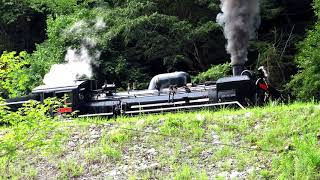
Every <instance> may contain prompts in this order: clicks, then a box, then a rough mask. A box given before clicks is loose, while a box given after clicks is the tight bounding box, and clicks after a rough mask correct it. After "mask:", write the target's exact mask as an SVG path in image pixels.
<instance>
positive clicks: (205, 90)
mask: <svg viewBox="0 0 320 180" xmlns="http://www.w3.org/2000/svg"><path fill="white" fill-rule="evenodd" d="M265 77H266V75H265V74H264V71H263V69H260V70H259V71H258V73H254V72H252V71H243V72H242V73H241V75H238V76H231V77H225V78H221V79H218V80H217V81H210V82H206V83H203V84H197V85H194V84H192V83H191V78H190V76H189V75H188V74H187V73H185V72H175V73H168V74H160V75H157V76H155V77H154V78H152V80H151V82H150V84H149V88H148V89H146V90H135V84H134V83H133V84H129V85H128V91H125V92H117V91H116V87H115V85H114V84H100V83H99V82H97V81H95V80H85V81H76V82H74V84H72V85H68V86H56V87H50V86H45V85H43V86H39V87H37V88H35V89H33V91H32V95H30V96H28V97H25V98H19V99H11V100H7V105H8V106H9V107H12V108H17V107H19V106H20V105H21V104H23V103H25V102H27V101H28V100H30V99H33V100H37V101H43V100H44V99H45V98H48V97H59V98H62V97H67V98H66V100H65V107H63V108H59V109H58V110H57V112H58V113H61V114H63V113H72V112H76V113H77V115H78V116H79V117H89V116H117V115H134V114H140V113H157V112H166V111H177V110H186V109H194V108H204V107H217V106H227V105H232V106H239V107H241V108H244V106H248V105H259V104H262V103H264V102H266V100H267V98H268V97H270V96H274V97H276V96H278V95H280V94H277V91H276V90H275V89H273V88H272V87H271V86H270V85H269V84H268V83H267V81H266V79H265Z"/></svg>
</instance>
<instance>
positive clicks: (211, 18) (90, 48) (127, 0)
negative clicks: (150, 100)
mask: <svg viewBox="0 0 320 180" xmlns="http://www.w3.org/2000/svg"><path fill="white" fill-rule="evenodd" d="M219 5H220V1H219V0H183V1H182V0H174V1H170V0H54V1H49V0H28V1H27V0H4V1H1V2H0V13H1V16H0V36H1V38H0V54H2V55H1V59H0V68H1V69H0V78H1V82H0V92H1V96H2V97H4V98H7V97H15V96H20V95H23V94H26V93H28V92H30V90H31V89H32V88H33V87H35V86H37V85H39V84H42V83H43V82H42V80H43V77H44V75H45V74H46V73H48V72H49V70H50V68H51V66H52V65H53V64H56V63H66V62H65V60H66V59H67V58H68V57H69V55H70V54H69V51H72V50H73V51H74V52H75V53H76V54H78V56H81V57H79V58H83V57H82V56H84V57H88V58H90V64H91V65H92V70H93V71H92V72H93V76H94V78H96V79H98V80H102V81H105V80H106V81H108V82H115V83H116V84H117V85H118V86H119V87H125V86H126V84H127V82H128V81H137V82H138V85H139V88H145V87H146V86H147V83H148V81H149V79H151V77H152V76H154V75H156V74H159V73H165V72H174V71H186V72H188V73H190V74H191V75H192V76H196V77H195V79H197V80H199V81H200V80H205V78H217V76H223V75H225V74H230V72H229V70H228V65H221V64H225V63H229V62H230V55H229V54H228V53H227V52H226V50H225V45H226V40H225V37H224V34H223V28H222V27H221V26H219V25H218V24H217V23H216V17H217V14H218V13H219V12H220V7H219ZM260 6H261V25H260V28H259V30H258V33H257V37H256V38H255V39H254V40H252V41H251V42H250V47H249V54H248V61H247V63H246V67H247V68H248V69H251V70H255V69H257V67H259V66H261V65H264V66H266V67H267V70H268V71H269V74H270V77H269V80H270V82H271V84H273V85H274V86H275V87H277V88H278V89H280V90H286V91H292V94H293V95H294V96H295V97H297V98H300V99H303V100H308V99H310V98H314V97H315V98H319V97H320V94H319V93H318V92H319V91H318V89H320V78H318V77H319V76H320V63H319V60H320V58H318V57H319V56H320V53H318V51H319V48H318V46H319V45H318V43H317V42H318V41H319V39H320V32H319V31H320V26H319V24H318V23H317V21H318V16H319V12H320V9H319V7H320V1H318V0H315V1H313V2H312V1H311V0H304V1H296V0H261V1H260ZM84 49H85V50H87V51H85V50H84ZM217 65H218V66H217ZM205 71H207V72H205ZM201 72H205V73H206V74H205V75H206V76H205V78H202V77H199V75H198V74H199V73H201ZM210 72H211V73H210ZM219 72H221V73H219ZM203 74H204V73H202V74H200V76H201V75H202V76H203ZM210 74H211V76H210ZM197 75H198V76H197ZM57 78H59V77H57Z"/></svg>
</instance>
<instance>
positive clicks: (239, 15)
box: [217, 0, 260, 76]
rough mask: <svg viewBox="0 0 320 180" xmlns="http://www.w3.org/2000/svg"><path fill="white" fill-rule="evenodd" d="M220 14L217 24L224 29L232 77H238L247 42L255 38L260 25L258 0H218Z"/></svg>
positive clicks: (245, 53) (244, 57) (247, 45)
mask: <svg viewBox="0 0 320 180" xmlns="http://www.w3.org/2000/svg"><path fill="white" fill-rule="evenodd" d="M220 1H221V5H220V7H221V11H222V13H220V14H218V16H217V23H218V24H220V25H221V26H222V27H223V28H224V36H225V38H226V39H227V40H228V44H227V46H226V50H227V52H228V53H229V54H230V55H231V65H232V67H233V75H234V76H236V75H240V74H241V72H242V71H243V69H244V64H245V63H246V61H247V60H248V59H247V55H248V47H249V40H251V39H253V38H255V36H256V30H257V28H258V27H259V25H260V7H259V0H220Z"/></svg>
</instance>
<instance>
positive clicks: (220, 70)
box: [194, 63, 231, 83]
mask: <svg viewBox="0 0 320 180" xmlns="http://www.w3.org/2000/svg"><path fill="white" fill-rule="evenodd" d="M230 71H231V65H230V64H229V63H226V64H219V65H214V66H212V67H211V68H210V69H208V70H207V71H206V72H202V73H200V74H198V75H197V76H196V77H195V78H194V83H199V82H205V81H213V80H218V79H219V78H222V77H225V76H227V75H228V73H229V72H230Z"/></svg>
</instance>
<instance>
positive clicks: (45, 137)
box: [0, 99, 62, 178]
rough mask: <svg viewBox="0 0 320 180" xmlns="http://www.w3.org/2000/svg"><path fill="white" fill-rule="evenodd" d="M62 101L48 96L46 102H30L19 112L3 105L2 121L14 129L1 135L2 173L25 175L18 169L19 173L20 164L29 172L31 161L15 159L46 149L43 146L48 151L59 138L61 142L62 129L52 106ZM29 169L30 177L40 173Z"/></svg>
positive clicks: (5, 176)
mask: <svg viewBox="0 0 320 180" xmlns="http://www.w3.org/2000/svg"><path fill="white" fill-rule="evenodd" d="M0 104H2V103H0ZM58 104H59V103H57V102H56V101H54V100H50V99H48V100H45V102H44V104H40V103H37V102H30V103H28V104H25V105H24V106H23V108H20V109H19V110H18V111H17V112H12V111H7V110H6V108H3V106H0V123H1V124H2V125H3V123H6V124H7V125H9V127H10V130H9V131H7V132H6V133H5V134H2V135H1V137H0V177H4V178H14V177H15V175H17V176H18V177H21V176H23V174H16V173H19V171H20V170H19V168H24V167H26V169H25V172H26V171H28V169H29V166H30V164H29V163H30V162H27V161H26V162H25V163H26V165H25V166H24V167H21V166H20V165H18V166H15V168H13V167H12V166H11V165H12V164H14V162H15V161H19V158H18V157H19V156H21V155H22V154H23V153H32V152H33V151H37V153H38V154H39V153H40V152H42V151H40V149H41V150H43V151H46V149H47V148H49V147H53V146H56V145H57V144H56V142H57V141H59V142H60V143H61V138H62V136H61V134H62V132H59V131H58V130H57V129H55V128H56V124H55V121H54V119H52V118H51V117H50V116H49V111H50V109H51V108H52V107H54V106H55V105H58ZM49 132H51V133H49ZM60 143H59V145H60ZM29 155H30V154H29ZM22 166H23V165H22ZM29 170H30V173H28V176H27V177H29V176H33V175H34V174H35V173H36V171H34V169H32V168H31V169H29Z"/></svg>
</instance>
